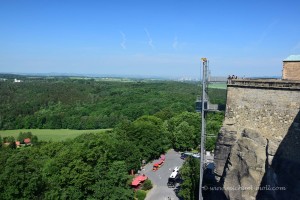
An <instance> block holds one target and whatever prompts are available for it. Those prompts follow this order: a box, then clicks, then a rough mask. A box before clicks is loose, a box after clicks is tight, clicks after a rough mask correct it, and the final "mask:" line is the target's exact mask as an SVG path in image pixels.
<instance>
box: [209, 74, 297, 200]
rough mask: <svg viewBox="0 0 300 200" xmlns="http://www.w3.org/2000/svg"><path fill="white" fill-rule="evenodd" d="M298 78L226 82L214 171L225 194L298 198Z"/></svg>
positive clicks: (229, 195) (266, 197)
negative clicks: (222, 118) (222, 119)
mask: <svg viewBox="0 0 300 200" xmlns="http://www.w3.org/2000/svg"><path fill="white" fill-rule="evenodd" d="M299 112H300V83H297V82H282V81H259V80H256V81H251V80H249V81H245V80H237V81H235V82H233V83H232V84H229V85H228V90H227V105H226V114H225V121H224V123H223V127H222V129H221V131H220V133H219V136H218V140H217V145H216V149H215V164H216V169H215V172H216V174H217V177H218V178H217V181H218V182H219V184H220V186H221V187H223V189H224V193H225V196H226V197H227V199H239V200H240V199H245V200H248V199H300V171H299V170H300V113H299Z"/></svg>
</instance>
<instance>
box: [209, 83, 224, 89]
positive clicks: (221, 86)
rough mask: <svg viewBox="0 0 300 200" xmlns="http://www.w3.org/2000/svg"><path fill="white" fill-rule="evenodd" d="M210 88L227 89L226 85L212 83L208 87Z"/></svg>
mask: <svg viewBox="0 0 300 200" xmlns="http://www.w3.org/2000/svg"><path fill="white" fill-rule="evenodd" d="M208 87H209V88H215V89H227V84H226V83H210V84H209V85H208Z"/></svg>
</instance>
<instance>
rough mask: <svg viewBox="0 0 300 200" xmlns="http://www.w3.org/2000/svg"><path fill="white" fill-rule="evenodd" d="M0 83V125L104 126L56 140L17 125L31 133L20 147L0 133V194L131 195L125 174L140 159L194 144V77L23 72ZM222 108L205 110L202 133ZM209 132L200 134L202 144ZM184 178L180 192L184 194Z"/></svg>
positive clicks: (214, 94) (218, 93)
mask: <svg viewBox="0 0 300 200" xmlns="http://www.w3.org/2000/svg"><path fill="white" fill-rule="evenodd" d="M0 91H1V97H0V104H1V105H0V106H1V107H0V110H1V116H0V124H1V129H18V128H41V129H42V128H47V129H56V128H69V129H97V128H111V129H110V130H108V131H106V132H104V133H89V134H82V135H80V136H78V137H76V138H75V139H69V140H66V141H62V142H51V141H48V142H46V141H39V140H38V138H37V137H36V136H34V135H32V134H29V133H20V135H19V137H20V138H21V140H22V139H24V135H29V136H30V137H32V138H33V139H34V140H33V141H34V145H28V146H25V147H22V148H16V146H15V145H8V146H6V145H5V144H4V143H3V142H4V141H5V142H7V141H11V142H12V143H13V142H14V140H15V139H20V138H11V137H10V138H2V137H0V144H1V148H0V153H1V157H0V199H107V200H108V199H116V200H117V199H134V190H133V189H132V188H130V186H129V183H130V182H131V180H132V176H130V175H129V174H130V171H131V170H135V171H137V170H138V169H140V166H141V161H142V160H143V159H144V160H146V161H151V160H153V159H155V158H158V157H159V156H160V154H161V153H164V152H165V151H167V150H168V149H170V148H174V149H175V150H179V151H186V150H193V149H197V148H198V146H199V144H200V141H199V138H200V137H199V136H200V125H201V124H200V122H201V117H200V114H199V113H196V112H195V111H194V110H195V99H196V97H197V96H198V95H201V94H199V93H200V91H201V86H200V85H198V84H197V83H182V82H175V81H144V80H138V81H131V82H120V81H118V82H117V81H99V80H96V79H70V78H51V79H50V78H49V79H46V78H34V79H33V78H26V79H24V82H21V83H13V82H12V81H9V80H7V81H3V82H0ZM209 96H210V100H211V101H212V102H213V103H219V104H223V105H224V104H225V98H226V90H220V89H210V90H209ZM223 115H224V113H223V112H217V113H209V114H208V115H207V132H208V134H210V135H211V134H214V135H217V133H218V131H219V129H220V127H221V124H222V120H223V117H224V116H223ZM215 140H216V138H208V140H207V149H208V150H212V149H213V148H214V144H215ZM189 173H190V172H188V171H186V173H184V174H186V177H189ZM186 180H187V178H186ZM184 186H185V187H186V191H185V190H184V189H183V190H182V191H181V193H180V194H182V196H188V195H191V194H190V193H189V191H191V190H193V189H191V188H188V185H187V184H186V185H184ZM193 187H194V186H193Z"/></svg>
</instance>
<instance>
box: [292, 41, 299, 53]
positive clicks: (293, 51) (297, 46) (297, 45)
mask: <svg viewBox="0 0 300 200" xmlns="http://www.w3.org/2000/svg"><path fill="white" fill-rule="evenodd" d="M291 51H292V53H297V52H298V53H299V51H300V42H298V43H297V44H296V45H295V46H294V47H293V48H292V49H291Z"/></svg>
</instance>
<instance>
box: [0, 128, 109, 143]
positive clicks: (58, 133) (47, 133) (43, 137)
mask: <svg viewBox="0 0 300 200" xmlns="http://www.w3.org/2000/svg"><path fill="white" fill-rule="evenodd" d="M107 130H110V129H96V130H70V129H18V130H0V136H1V137H2V138H3V137H7V136H13V137H14V138H17V137H18V135H19V133H20V132H31V133H32V134H33V135H36V136H37V137H38V140H39V141H64V140H67V139H73V138H75V137H77V136H79V135H81V134H83V133H103V132H105V131H107Z"/></svg>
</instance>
